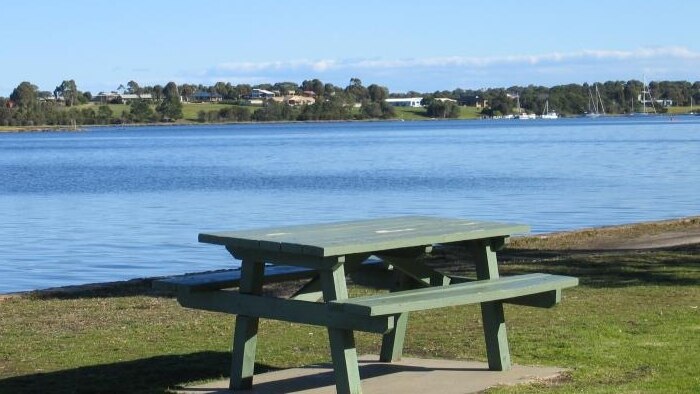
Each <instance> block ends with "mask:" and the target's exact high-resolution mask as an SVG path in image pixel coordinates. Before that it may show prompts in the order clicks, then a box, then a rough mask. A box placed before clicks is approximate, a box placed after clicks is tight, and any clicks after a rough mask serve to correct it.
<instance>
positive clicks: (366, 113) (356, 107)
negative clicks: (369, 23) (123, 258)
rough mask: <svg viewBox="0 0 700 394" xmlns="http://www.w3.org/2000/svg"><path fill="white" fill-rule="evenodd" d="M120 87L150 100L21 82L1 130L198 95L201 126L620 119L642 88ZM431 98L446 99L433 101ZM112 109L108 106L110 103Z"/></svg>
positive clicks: (663, 93) (670, 95)
mask: <svg viewBox="0 0 700 394" xmlns="http://www.w3.org/2000/svg"><path fill="white" fill-rule="evenodd" d="M253 89H264V90H269V91H273V92H276V93H278V94H279V95H282V96H284V95H291V94H299V93H301V92H304V93H305V94H307V95H312V96H313V97H315V99H316V100H315V103H314V104H310V105H300V106H290V105H286V104H284V103H280V102H275V101H273V100H266V101H265V102H264V105H263V106H262V107H260V106H251V105H249V102H248V101H247V98H250V97H251V93H252V92H253ZM118 90H121V91H122V92H124V93H127V94H131V95H138V96H141V95H148V97H149V99H148V100H144V99H138V98H137V99H132V100H129V101H128V105H127V106H124V107H120V108H125V109H123V110H121V111H120V112H119V113H115V111H114V110H113V108H114V107H113V106H110V105H107V104H108V103H98V104H97V105H91V106H85V105H83V104H86V103H88V102H91V101H92V100H93V95H92V93H90V92H82V91H80V90H79V89H78V87H77V85H76V83H75V81H73V80H66V81H62V82H61V84H60V85H58V86H57V87H56V88H55V89H54V90H53V91H42V90H40V89H39V88H38V87H37V86H36V85H33V84H32V83H30V82H22V83H20V84H19V85H18V86H17V87H16V88H15V89H14V90H13V91H12V93H11V94H10V96H9V97H7V98H4V97H0V126H40V125H90V124H119V123H146V122H172V121H177V120H179V119H182V118H183V112H182V105H183V104H182V101H191V99H192V98H193V97H194V96H195V95H196V94H197V93H201V92H206V93H210V94H212V95H216V96H217V97H220V98H221V100H222V101H221V102H222V103H225V104H232V105H231V106H230V107H225V108H221V109H218V110H210V111H200V112H199V113H198V114H197V119H196V120H197V121H200V122H229V121H236V122H248V121H257V122H265V121H292V120H298V121H306V120H351V119H390V118H393V117H395V116H396V114H395V110H394V108H393V107H391V106H390V105H388V104H387V103H386V101H385V99H387V98H390V97H391V98H400V97H423V98H424V100H423V104H424V105H425V113H426V115H427V116H431V117H446V118H449V117H457V116H459V111H458V110H457V108H456V106H457V105H469V106H475V105H477V104H478V103H481V104H483V103H486V106H485V107H484V109H483V111H482V114H484V115H485V116H491V115H506V114H510V113H513V112H514V111H515V110H516V106H517V103H518V102H519V104H520V107H521V108H522V109H523V110H526V111H528V112H533V113H541V112H542V111H543V110H544V106H545V102H549V108H550V109H553V110H556V111H557V112H559V113H561V114H564V115H579V114H584V113H586V112H589V111H590V102H591V98H597V97H598V96H599V97H600V100H601V101H602V103H603V107H604V108H605V111H606V113H609V114H624V113H630V112H638V111H639V110H640V107H641V106H642V102H641V101H640V95H641V93H642V92H643V91H644V90H645V87H644V84H643V83H642V82H641V81H636V80H630V81H627V82H624V81H608V82H604V83H595V84H591V85H588V84H583V85H578V84H569V85H559V86H553V87H544V86H527V87H521V86H512V87H510V88H497V89H482V90H465V89H455V90H452V91H436V92H432V93H425V92H423V93H421V92H416V91H411V92H407V93H401V94H397V93H394V94H390V93H389V90H388V89H387V88H386V87H383V86H380V85H377V84H371V85H369V86H364V85H363V84H362V81H361V80H360V79H358V78H352V79H351V80H350V83H349V84H348V85H347V86H345V87H340V86H336V85H333V84H331V83H323V82H322V81H320V80H318V79H312V80H306V81H303V82H302V83H301V84H296V83H294V82H278V83H275V84H260V85H247V84H238V85H232V84H231V83H225V82H217V83H216V84H214V85H211V86H206V85H193V84H183V85H177V84H175V83H174V82H170V83H168V84H166V85H165V86H160V85H154V86H143V87H142V86H139V84H138V83H137V82H135V81H129V82H128V83H127V84H126V86H120V87H119V88H118ZM646 90H647V91H649V92H651V96H652V97H653V100H666V103H671V102H672V103H673V105H674V106H678V105H680V106H689V105H691V104H692V103H697V102H698V101H700V82H694V83H691V82H686V81H662V82H651V83H649V86H648V87H647V88H646ZM436 98H444V99H452V100H454V101H450V100H435V99H436ZM109 104H114V103H109Z"/></svg>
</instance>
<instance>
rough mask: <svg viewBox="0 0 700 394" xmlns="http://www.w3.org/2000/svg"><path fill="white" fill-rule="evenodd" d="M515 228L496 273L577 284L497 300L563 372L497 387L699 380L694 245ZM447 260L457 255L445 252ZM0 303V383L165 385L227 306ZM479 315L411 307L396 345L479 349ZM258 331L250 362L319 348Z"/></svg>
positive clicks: (218, 360)
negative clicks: (562, 240)
mask: <svg viewBox="0 0 700 394" xmlns="http://www.w3.org/2000/svg"><path fill="white" fill-rule="evenodd" d="M575 236H576V237H583V238H588V237H589V236H590V234H588V233H585V232H583V233H580V234H578V235H575ZM519 242H520V244H518V243H514V246H516V247H526V248H528V249H517V250H516V249H510V250H507V251H506V253H503V256H504V258H505V263H504V264H502V272H503V273H504V274H506V275H508V274H518V273H526V272H550V273H558V274H568V275H574V276H577V277H579V278H580V280H581V285H580V286H578V287H577V288H574V289H569V290H567V291H565V292H564V299H563V301H562V304H561V305H559V306H557V307H556V308H552V309H546V310H543V309H534V308H527V307H519V306H511V305H507V306H506V316H507V322H508V330H509V334H508V335H509V340H510V344H511V353H512V358H513V360H514V362H515V363H518V364H525V365H537V364H539V365H555V366H562V367H565V368H568V369H569V370H570V372H569V373H567V375H566V377H565V378H563V379H560V380H558V381H556V382H549V383H538V384H532V385H527V386H518V387H515V388H498V389H495V390H494V391H495V392H540V391H544V390H546V391H547V392H562V393H571V392H645V393H646V392H659V393H663V392H692V391H695V392H697V391H698V390H700V375H698V374H697V371H698V370H700V341H698V340H697V338H698V337H699V336H700V309H699V308H700V246H699V245H695V246H691V247H679V248H675V249H668V250H656V251H644V252H642V251H628V252H624V253H623V252H606V253H602V252H596V253H591V252H587V253H581V252H569V251H558V250H555V249H556V247H555V246H556V245H555V244H556V243H558V242H559V240H558V239H557V238H555V237H553V238H550V239H549V241H548V242H549V243H547V240H545V241H542V240H541V239H540V240H538V241H537V249H536V250H534V251H533V249H532V245H533V244H532V243H530V242H527V241H526V240H523V241H519ZM533 253H536V254H535V255H533ZM449 256H450V255H449V253H448V255H447V257H445V258H448V260H450V258H449ZM454 267H463V265H458V264H455V265H453V266H450V264H443V268H445V269H450V270H451V269H452V268H454ZM458 273H462V274H466V275H471V274H473V273H472V272H471V270H469V269H468V270H466V271H465V272H458ZM351 292H352V293H354V294H358V293H362V294H364V293H367V292H370V290H368V289H364V288H358V287H351ZM0 316H2V322H1V323H0V338H2V340H1V341H0V392H13V393H14V392H41V391H45V390H47V388H51V391H52V392H59V393H60V392H73V391H76V388H77V387H80V388H81V390H82V391H84V392H94V391H105V390H107V391H110V392H163V391H165V390H166V389H168V388H172V387H177V386H179V385H184V384H188V383H192V382H201V381H206V380H212V379H217V378H221V377H225V376H227V374H228V371H227V368H228V366H229V363H230V361H229V354H228V352H229V351H230V340H231V329H232V325H233V320H234V318H233V317H231V316H227V315H222V314H216V313H208V312H201V311H194V310H188V309H184V308H182V307H180V306H179V305H178V304H177V303H176V302H175V301H174V300H173V299H172V298H170V297H167V296H166V297H164V296H158V295H156V294H153V293H152V292H151V291H150V290H149V287H148V284H147V283H140V282H137V284H127V285H124V286H118V287H107V288H104V289H96V290H94V289H93V290H85V291H82V292H77V293H66V294H62V293H57V294H43V295H40V294H33V295H26V296H22V297H12V298H6V299H4V300H0ZM480 318H481V315H480V312H479V308H478V307H477V306H463V307H454V308H445V309H439V310H433V311H425V312H419V313H413V314H412V315H411V320H410V323H409V328H408V335H407V338H406V347H405V354H407V355H410V356H417V357H436V358H454V359H470V360H482V361H483V360H485V352H484V342H483V338H482V336H481V325H480ZM259 335H260V341H259V345H258V357H257V361H258V365H257V368H258V371H265V370H271V369H276V368H289V367H295V366H302V365H307V364H311V363H318V362H328V361H329V360H330V356H329V349H328V342H327V335H326V333H325V331H324V330H323V329H321V328H319V327H311V326H303V325H298V324H291V323H284V322H276V321H269V320H263V321H262V322H261V327H260V334H259ZM357 346H358V353H360V354H363V353H377V352H378V350H379V337H378V336H377V335H371V334H364V333H361V334H358V335H357Z"/></svg>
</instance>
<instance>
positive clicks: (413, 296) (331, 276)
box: [160, 216, 578, 393]
mask: <svg viewBox="0 0 700 394" xmlns="http://www.w3.org/2000/svg"><path fill="white" fill-rule="evenodd" d="M527 231H529V228H528V227H527V226H524V225H518V224H507V223H493V222H484V221H474V220H466V219H447V218H437V217H425V216H407V217H394V218H385V219H373V220H359V221H348V222H338V223H326V224H313V225H298V226H288V227H276V228H266V229H259V230H245V231H231V232H215V233H203V234H200V235H199V241H200V242H205V243H211V244H217V245H223V246H225V247H226V249H227V250H228V251H229V252H230V253H231V255H233V256H234V257H235V258H237V259H239V260H241V261H242V263H241V268H240V271H236V272H237V273H236V274H233V275H232V272H224V273H214V274H202V275H195V276H189V277H180V278H171V279H165V280H162V281H161V283H160V285H161V286H170V287H175V288H177V289H178V301H179V302H180V304H181V305H183V306H185V307H190V308H197V309H204V310H211V311H219V312H225V313H231V314H236V315H237V317H236V323H235V328H234V338H233V351H232V367H231V383H230V388H231V389H233V390H237V389H251V388H252V384H253V367H254V363H255V351H256V344H257V333H258V322H259V319H260V318H268V319H276V320H282V321H289V322H297V323H303V324H312V325H320V326H325V327H327V329H328V335H329V341H330V348H331V356H332V360H333V367H334V371H335V378H336V389H337V392H338V393H361V392H362V390H361V385H360V376H359V368H358V363H357V352H356V349H355V341H354V331H365V332H373V333H378V334H381V335H382V347H381V351H380V356H379V357H380V360H381V361H385V362H391V361H395V360H398V359H400V358H401V354H402V349H403V342H404V337H405V335H406V324H407V321H408V315H409V313H410V312H412V311H418V310H425V309H433V308H441V307H447V306H454V305H462V304H473V303H478V304H480V305H481V313H482V318H483V328H484V335H485V339H486V353H487V357H488V364H489V369H491V370H507V369H509V368H510V365H511V360H510V353H509V350H508V340H507V336H506V325H505V317H504V314H503V303H512V304H519V305H528V306H535V307H551V306H554V305H555V304H557V303H558V302H559V301H560V299H561V291H562V289H563V288H567V287H572V286H576V285H577V284H578V280H577V279H576V278H572V277H567V276H559V275H548V274H527V275H516V276H510V277H499V274H498V265H497V261H496V251H497V250H499V249H500V248H501V247H502V246H503V245H504V244H505V242H506V240H507V238H508V237H510V236H511V235H512V234H519V233H525V232H527ZM435 245H461V246H465V247H466V250H468V251H469V252H470V253H469V254H470V255H471V256H472V261H474V263H475V264H476V278H463V277H455V276H448V275H444V274H442V273H440V272H437V271H435V270H433V269H431V268H430V267H428V266H426V265H425V264H423V263H422V262H421V260H420V259H418V257H421V256H423V255H424V254H425V253H430V252H431V251H432V249H433V247H434V246H435ZM370 257H372V258H374V257H376V258H378V259H380V260H376V259H375V260H373V259H371V258H370ZM347 275H358V277H364V278H365V279H367V278H369V279H374V280H373V281H372V282H373V283H374V284H375V285H377V286H376V287H384V288H388V289H390V292H388V293H387V292H384V293H379V294H376V295H371V296H366V297H356V298H348V290H347V283H346V276H347ZM397 277H400V279H401V280H398V281H397V280H396V278H397ZM299 278H308V281H307V282H306V283H305V284H304V285H303V286H302V287H301V288H300V289H299V290H298V291H297V292H296V293H295V294H294V295H293V296H291V297H289V298H277V297H271V296H264V295H262V288H263V284H264V283H268V282H272V281H280V280H289V279H299ZM397 283H398V285H397ZM382 284H384V285H385V286H382ZM235 286H238V290H235V289H231V288H232V287H235ZM437 328H438V327H437V326H436V329H437Z"/></svg>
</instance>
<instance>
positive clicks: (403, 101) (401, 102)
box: [386, 97, 423, 108]
mask: <svg viewBox="0 0 700 394" xmlns="http://www.w3.org/2000/svg"><path fill="white" fill-rule="evenodd" d="M421 101H423V97H409V98H390V99H386V103H387V104H389V105H392V106H394V107H413V108H419V107H422V105H421Z"/></svg>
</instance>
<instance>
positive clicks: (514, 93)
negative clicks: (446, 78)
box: [392, 80, 700, 116]
mask: <svg viewBox="0 0 700 394" xmlns="http://www.w3.org/2000/svg"><path fill="white" fill-rule="evenodd" d="M644 90H646V91H648V92H649V93H650V95H647V96H646V100H647V104H646V106H647V107H649V106H650V105H651V103H649V102H648V101H651V100H653V101H654V105H655V108H656V110H657V111H658V112H664V110H665V108H664V106H663V105H661V104H660V102H661V101H666V102H667V103H668V102H672V103H673V104H672V105H673V106H690V105H692V104H697V103H698V102H700V82H694V83H691V82H686V81H661V82H650V83H649V84H648V86H647V87H646V89H645V87H644V83H643V82H641V81H637V80H630V81H627V82H624V81H608V82H603V83H593V84H583V85H578V84H569V85H558V86H553V87H551V88H548V87H545V86H533V85H530V86H526V87H522V86H512V87H510V88H497V89H483V90H465V89H455V90H452V91H447V90H444V91H436V92H433V93H430V94H423V93H419V92H408V93H405V94H402V95H392V97H394V96H395V97H413V96H422V97H428V98H429V97H445V98H451V99H454V100H456V101H457V102H458V103H460V104H462V105H475V104H476V103H477V102H479V101H481V100H484V99H485V100H487V108H485V109H484V111H483V114H485V115H507V114H511V113H513V112H514V111H515V110H516V105H517V101H518V100H519V101H520V106H521V108H522V109H524V110H526V111H528V112H532V113H536V114H541V113H542V112H543V110H544V106H545V103H546V102H547V101H549V108H550V109H554V110H556V111H557V112H559V113H560V114H564V115H569V116H573V115H581V114H585V113H587V112H590V111H591V107H590V105H591V101H592V100H591V99H592V98H593V100H595V99H597V97H598V96H600V99H601V100H602V102H603V107H604V108H605V112H606V113H608V114H627V113H632V112H639V111H641V108H642V107H643V105H644V104H643V103H642V101H640V98H641V99H644V97H640V95H642V92H643V91H644Z"/></svg>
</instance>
